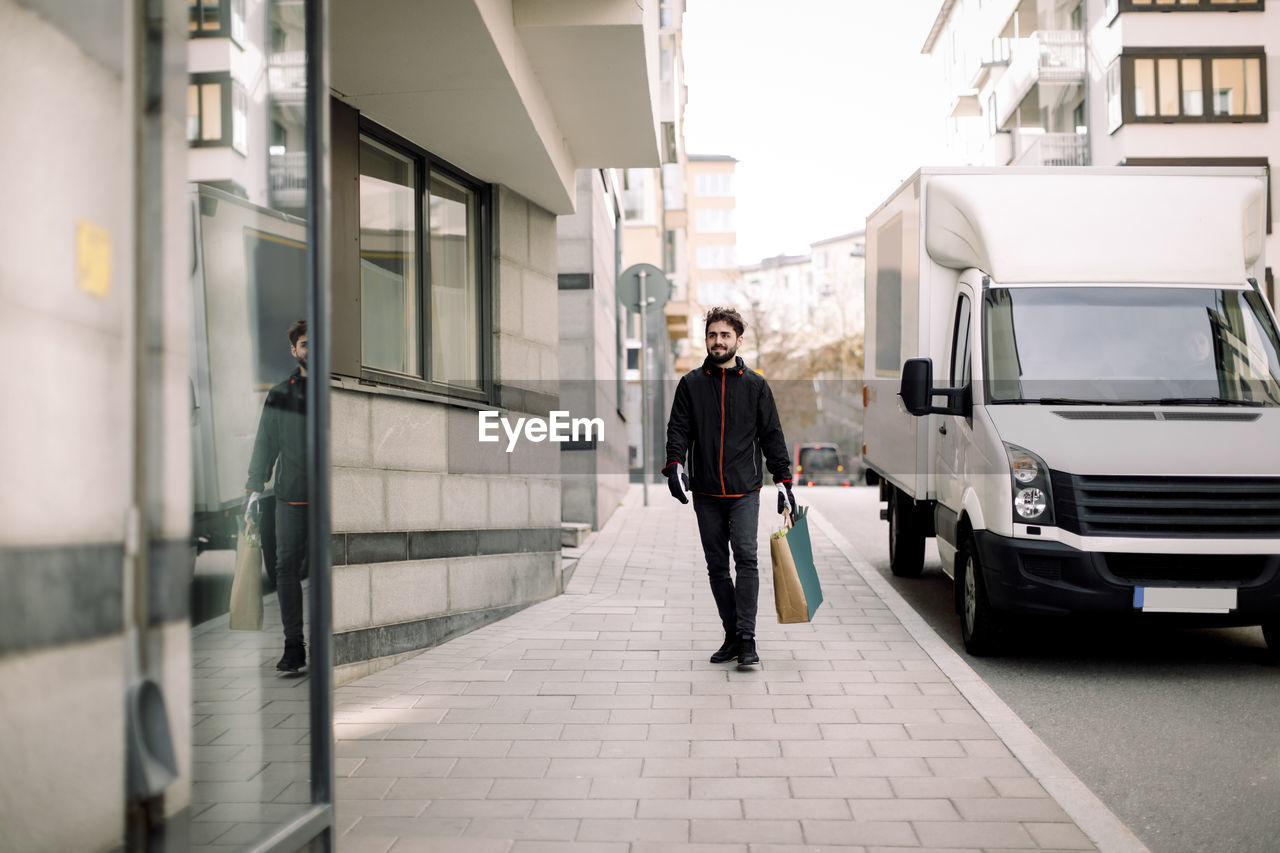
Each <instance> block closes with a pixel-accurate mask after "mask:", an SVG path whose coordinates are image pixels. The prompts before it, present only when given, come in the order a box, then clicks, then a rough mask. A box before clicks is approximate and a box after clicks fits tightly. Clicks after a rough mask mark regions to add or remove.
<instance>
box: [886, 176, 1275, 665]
mask: <svg viewBox="0 0 1280 853" xmlns="http://www.w3.org/2000/svg"><path fill="white" fill-rule="evenodd" d="M1266 205H1267V179H1266V175H1265V173H1264V172H1263V170H1261V169H1248V168H1225V167H1222V168H1219V167H1208V168H1176V169H1175V168H1143V167H1128V168H1126V167H1117V168H1050V169H1027V168H1003V169H1000V168H997V169H992V168H928V169H922V170H920V171H919V172H917V173H916V174H915V175H914V176H912V177H911V178H910V179H909V180H908V181H907V182H906V183H904V184H903V185H902V186H901V187H900V188H899V189H898V190H897V191H896V192H895V193H894V194H893V195H892V196H890V198H889V199H888V200H887V201H886V202H885V203H884V204H882V205H881V206H880V207H879V208H878V209H877V210H876V211H875V212H874V213H872V214H871V216H870V217H869V218H868V220H867V260H866V316H867V328H866V350H865V351H866V365H867V370H866V377H867V382H866V386H865V388H866V390H865V391H864V403H865V406H866V425H865V442H866V444H865V447H864V457H865V462H866V464H867V466H868V469H869V472H868V480H869V481H870V482H872V483H873V484H875V483H878V484H879V485H880V490H881V499H882V500H884V501H886V502H887V503H888V508H887V510H884V511H882V516H883V517H885V518H887V519H888V521H889V542H890V552H891V565H892V569H893V572H894V573H895V574H897V575H900V576H907V577H910V576H917V575H919V574H920V572H921V569H922V565H923V555H924V544H925V539H926V537H928V536H936V537H937V544H938V553H939V555H940V557H941V562H942V565H943V568H944V570H945V571H946V572H947V573H948V574H949V575H951V576H952V578H953V579H954V581H955V589H956V609H957V611H958V612H959V613H960V617H961V619H960V621H961V628H962V633H963V637H964V643H965V647H966V649H967V650H968V651H969V652H970V653H972V654H986V653H991V652H994V651H997V650H998V648H999V645H1000V640H1001V631H1000V627H1001V623H1002V621H1004V620H1007V618H1008V616H1009V614H1011V613H1023V614H1066V613H1073V612H1074V613H1079V612H1087V613H1095V614H1103V613H1108V614H1134V618H1139V619H1164V618H1181V617H1166V616H1164V615H1156V614H1190V615H1191V617H1192V618H1193V619H1194V620H1195V621H1197V622H1204V623H1207V624H1222V625H1261V626H1262V627H1263V632H1264V634H1265V636H1266V641H1267V644H1268V646H1269V648H1270V650H1271V652H1272V654H1273V655H1274V654H1275V653H1276V652H1277V649H1278V648H1280V353H1278V351H1280V341H1278V340H1277V334H1276V322H1275V316H1274V315H1273V313H1272V311H1271V309H1270V307H1269V306H1268V305H1267V302H1266V299H1265V297H1264V295H1263V293H1262V292H1261V289H1260V287H1259V281H1260V280H1262V279H1263V278H1264V274H1265V269H1264V265H1263V257H1262V255H1263V239H1264V235H1265V232H1266V227H1267V209H1266Z"/></svg>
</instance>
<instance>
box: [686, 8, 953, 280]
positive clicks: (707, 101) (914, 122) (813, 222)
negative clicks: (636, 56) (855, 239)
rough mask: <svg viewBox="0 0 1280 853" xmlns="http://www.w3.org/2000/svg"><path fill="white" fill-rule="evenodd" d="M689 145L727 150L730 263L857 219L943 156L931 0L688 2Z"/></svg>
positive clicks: (837, 230)
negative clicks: (733, 167)
mask: <svg viewBox="0 0 1280 853" xmlns="http://www.w3.org/2000/svg"><path fill="white" fill-rule="evenodd" d="M686 5H687V9H686V12H685V16H684V62H685V75H686V82H687V83H688V86H689V104H688V108H687V110H686V112H685V143H686V147H687V149H688V151H689V153H690V154H728V155H730V156H732V157H735V158H737V160H738V161H739V162H738V166H737V184H736V189H737V206H738V213H737V227H738V263H740V264H750V263H754V262H756V261H758V260H760V259H761V258H764V257H769V256H771V255H777V254H782V253H791V254H803V253H807V252H808V251H809V244H810V243H812V242H815V241H817V240H822V239H824V238H827V237H834V236H837V235H840V234H846V233H848V232H850V231H856V230H860V229H861V228H863V227H864V226H865V221H866V216H867V214H868V213H870V212H871V211H872V210H874V209H875V207H876V206H877V205H879V204H880V202H882V201H883V200H884V199H885V198H886V197H887V196H888V195H889V193H890V192H892V191H893V190H894V189H895V188H896V187H897V186H898V185H899V184H900V183H901V182H902V181H903V180H904V179H905V178H907V177H909V176H910V175H911V173H912V172H914V171H915V170H916V169H917V168H919V167H920V166H922V165H931V164H938V163H941V162H944V159H943V158H944V157H945V150H944V148H943V140H942V129H943V115H942V113H941V109H942V106H941V104H940V102H939V98H940V95H939V85H940V84H939V82H938V80H937V79H936V76H935V72H934V70H933V69H932V67H931V63H930V60H929V58H928V57H926V56H923V55H922V54H921V53H920V48H921V47H922V46H923V45H924V40H925V37H926V36H928V34H929V28H930V26H931V25H932V24H933V19H934V18H935V17H936V16H937V13H938V9H939V8H940V7H941V5H942V3H941V0H787V2H779V0H687V4H686Z"/></svg>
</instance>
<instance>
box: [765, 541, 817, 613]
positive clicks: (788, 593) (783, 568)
mask: <svg viewBox="0 0 1280 853" xmlns="http://www.w3.org/2000/svg"><path fill="white" fill-rule="evenodd" d="M788 530H790V528H785V529H783V530H780V531H779V532H777V533H774V534H773V535H771V536H770V537H769V557H770V558H771V559H772V560H773V603H774V606H775V608H776V609H777V611H778V621H779V622H781V623H783V624H786V623H789V622H808V621H809V605H808V604H807V603H806V602H805V597H804V587H803V586H801V585H800V575H799V574H797V573H796V564H795V560H793V559H792V558H791V546H790V544H789V543H788V542H787V532H788Z"/></svg>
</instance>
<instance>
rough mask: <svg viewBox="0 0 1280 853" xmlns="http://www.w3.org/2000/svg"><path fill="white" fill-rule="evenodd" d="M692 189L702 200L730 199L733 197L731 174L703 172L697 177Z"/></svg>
mask: <svg viewBox="0 0 1280 853" xmlns="http://www.w3.org/2000/svg"><path fill="white" fill-rule="evenodd" d="M694 188H695V189H696V191H697V194H698V195H700V196H702V197H704V198H731V197H732V196H733V173H732V172H704V173H702V174H701V175H698V177H697V180H696V182H695V183H694Z"/></svg>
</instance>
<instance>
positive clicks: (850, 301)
mask: <svg viewBox="0 0 1280 853" xmlns="http://www.w3.org/2000/svg"><path fill="white" fill-rule="evenodd" d="M865 256H866V233H865V232H864V231H854V232H851V233H848V234H840V235H837V236H835V237H827V238H825V239H822V240H818V241H816V242H813V243H810V244H809V254H806V255H776V256H774V257H771V258H765V259H763V260H761V261H760V262H759V263H755V264H748V265H747V266H744V267H741V268H740V270H739V273H740V276H741V284H740V287H739V289H738V291H737V292H738V293H739V294H740V296H737V297H735V299H736V301H737V302H738V303H739V306H740V308H741V309H742V310H743V312H744V316H748V315H749V317H748V319H749V320H751V321H752V322H753V323H754V324H755V326H756V329H755V331H754V333H753V334H754V335H755V336H756V338H757V340H756V341H754V342H753V345H752V346H759V345H767V344H768V343H769V339H771V338H772V339H775V340H779V341H781V340H782V339H786V340H787V341H789V342H790V343H789V344H788V345H789V346H791V347H800V348H808V349H813V348H817V347H822V346H826V345H828V344H832V343H834V342H836V341H838V340H845V339H849V338H852V337H855V336H858V335H861V334H862V329H863V324H864V316H865V315H864V312H865V308H864V306H863V304H862V303H863V296H862V294H863V272H864V268H865Z"/></svg>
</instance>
